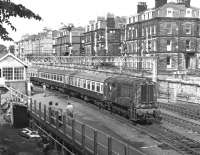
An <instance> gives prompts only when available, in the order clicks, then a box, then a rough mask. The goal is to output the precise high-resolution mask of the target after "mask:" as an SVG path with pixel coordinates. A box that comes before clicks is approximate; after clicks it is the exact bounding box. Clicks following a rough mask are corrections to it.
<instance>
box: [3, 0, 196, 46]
mask: <svg viewBox="0 0 200 155" xmlns="http://www.w3.org/2000/svg"><path fill="white" fill-rule="evenodd" d="M11 1H12V2H15V3H17V4H23V5H24V6H25V7H27V8H28V9H31V10H32V11H33V12H35V13H37V14H39V15H40V16H41V17H42V21H36V20H33V19H31V20H29V19H21V18H12V19H11V22H12V23H13V24H14V25H15V27H16V28H17V31H16V32H14V31H11V30H10V29H8V30H9V33H10V37H12V38H13V39H14V41H19V40H20V39H21V37H22V35H25V34H37V33H38V32H41V31H42V29H43V28H44V27H47V28H51V29H59V28H60V27H61V26H62V25H61V23H64V24H66V25H67V24H68V23H73V24H74V25H75V26H85V25H87V24H88V22H89V20H95V19H96V17H97V16H105V15H106V13H107V12H110V13H113V14H114V15H116V16H131V15H135V14H136V11H137V3H138V2H139V1H145V2H147V5H148V8H152V7H154V5H155V2H154V1H155V0H11ZM191 5H192V6H195V7H199V8H200V1H197V0H191ZM0 44H4V45H6V46H9V45H10V44H13V43H12V42H5V41H2V40H0Z"/></svg>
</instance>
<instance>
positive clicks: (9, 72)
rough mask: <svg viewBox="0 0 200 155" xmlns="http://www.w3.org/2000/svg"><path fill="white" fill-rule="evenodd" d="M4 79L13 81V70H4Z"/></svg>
mask: <svg viewBox="0 0 200 155" xmlns="http://www.w3.org/2000/svg"><path fill="white" fill-rule="evenodd" d="M3 77H5V79H6V80H13V68H3Z"/></svg>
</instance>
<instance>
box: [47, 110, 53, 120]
mask: <svg viewBox="0 0 200 155" xmlns="http://www.w3.org/2000/svg"><path fill="white" fill-rule="evenodd" d="M51 113H52V112H51V107H49V113H48V116H47V117H48V119H49V124H51Z"/></svg>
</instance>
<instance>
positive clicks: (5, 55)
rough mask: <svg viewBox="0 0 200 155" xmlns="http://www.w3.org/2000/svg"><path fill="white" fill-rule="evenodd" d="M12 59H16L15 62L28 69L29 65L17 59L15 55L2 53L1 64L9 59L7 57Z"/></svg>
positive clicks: (0, 56) (0, 54)
mask: <svg viewBox="0 0 200 155" xmlns="http://www.w3.org/2000/svg"><path fill="white" fill-rule="evenodd" d="M9 56H10V57H12V58H13V59H15V60H17V61H18V62H19V63H21V64H22V65H24V66H25V67H27V66H28V65H27V64H26V63H25V62H23V61H22V60H20V59H19V58H17V57H16V56H15V55H14V54H12V53H0V62H1V61H2V60H4V59H5V58H7V57H9Z"/></svg>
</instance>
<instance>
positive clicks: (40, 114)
mask: <svg viewBox="0 0 200 155" xmlns="http://www.w3.org/2000/svg"><path fill="white" fill-rule="evenodd" d="M39 117H40V119H42V111H41V102H39Z"/></svg>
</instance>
